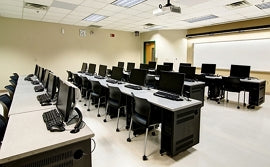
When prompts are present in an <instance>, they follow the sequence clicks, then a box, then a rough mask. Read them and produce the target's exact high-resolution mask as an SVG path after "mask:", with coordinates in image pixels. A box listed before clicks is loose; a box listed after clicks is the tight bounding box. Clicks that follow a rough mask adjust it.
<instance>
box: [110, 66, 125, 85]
mask: <svg viewBox="0 0 270 167" xmlns="http://www.w3.org/2000/svg"><path fill="white" fill-rule="evenodd" d="M111 78H112V79H115V80H118V81H121V80H122V78H123V68H121V67H115V66H114V67H113V68H112V75H111Z"/></svg>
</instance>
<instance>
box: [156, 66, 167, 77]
mask: <svg viewBox="0 0 270 167" xmlns="http://www.w3.org/2000/svg"><path fill="white" fill-rule="evenodd" d="M161 71H170V66H167V65H157V70H156V75H160V72H161Z"/></svg>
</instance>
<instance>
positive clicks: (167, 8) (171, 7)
mask: <svg viewBox="0 0 270 167" xmlns="http://www.w3.org/2000/svg"><path fill="white" fill-rule="evenodd" d="M170 12H173V13H179V14H180V13H181V8H180V6H179V7H178V6H174V5H172V4H171V3H170V0H168V2H167V4H166V5H164V6H162V5H161V4H159V6H158V9H155V10H154V11H153V14H154V15H156V16H160V15H164V14H167V13H170Z"/></svg>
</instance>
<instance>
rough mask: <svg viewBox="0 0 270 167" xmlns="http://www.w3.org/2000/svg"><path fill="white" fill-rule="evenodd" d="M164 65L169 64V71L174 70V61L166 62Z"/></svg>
mask: <svg viewBox="0 0 270 167" xmlns="http://www.w3.org/2000/svg"><path fill="white" fill-rule="evenodd" d="M163 65H165V66H169V67H170V68H169V71H172V70H173V63H169V62H164V63H163Z"/></svg>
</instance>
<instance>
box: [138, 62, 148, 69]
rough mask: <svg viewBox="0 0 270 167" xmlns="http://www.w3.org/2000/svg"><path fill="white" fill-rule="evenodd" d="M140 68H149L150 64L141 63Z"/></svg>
mask: <svg viewBox="0 0 270 167" xmlns="http://www.w3.org/2000/svg"><path fill="white" fill-rule="evenodd" d="M140 69H142V70H148V69H149V65H148V64H142V63H141V64H140Z"/></svg>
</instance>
